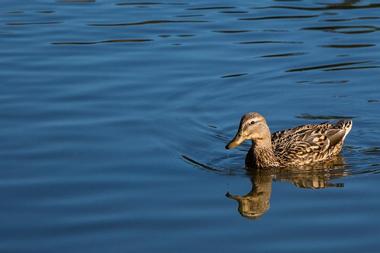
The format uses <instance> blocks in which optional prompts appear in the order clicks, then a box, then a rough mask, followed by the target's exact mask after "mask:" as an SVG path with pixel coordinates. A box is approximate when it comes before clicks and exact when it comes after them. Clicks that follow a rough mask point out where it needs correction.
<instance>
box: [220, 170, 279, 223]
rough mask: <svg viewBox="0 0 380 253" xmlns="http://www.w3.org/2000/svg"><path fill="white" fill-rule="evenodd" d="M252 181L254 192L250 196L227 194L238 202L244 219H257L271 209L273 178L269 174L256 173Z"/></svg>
mask: <svg viewBox="0 0 380 253" xmlns="http://www.w3.org/2000/svg"><path fill="white" fill-rule="evenodd" d="M251 181H252V190H251V191H250V192H249V193H248V194H246V195H244V196H240V195H232V194H230V193H229V192H227V194H226V196H227V197H228V198H229V199H234V200H236V201H237V202H238V204H239V207H238V211H239V213H240V214H241V215H242V216H243V217H246V218H250V219H257V218H259V217H261V216H262V215H263V214H264V213H266V212H267V211H268V209H269V207H270V196H271V192H272V176H271V174H269V173H259V172H258V171H256V172H255V173H254V175H253V176H252V178H251Z"/></svg>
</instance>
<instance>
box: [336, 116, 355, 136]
mask: <svg viewBox="0 0 380 253" xmlns="http://www.w3.org/2000/svg"><path fill="white" fill-rule="evenodd" d="M335 126H336V127H337V128H339V129H344V131H345V133H344V136H343V141H344V139H345V138H346V136H347V134H348V133H349V132H350V131H351V128H352V120H350V119H349V120H348V119H344V120H339V121H338V122H337V123H336V124H335Z"/></svg>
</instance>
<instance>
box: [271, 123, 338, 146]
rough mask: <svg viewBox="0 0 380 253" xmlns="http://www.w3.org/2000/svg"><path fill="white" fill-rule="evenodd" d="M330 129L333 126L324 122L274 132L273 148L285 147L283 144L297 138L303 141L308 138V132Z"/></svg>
mask: <svg viewBox="0 0 380 253" xmlns="http://www.w3.org/2000/svg"><path fill="white" fill-rule="evenodd" d="M329 128H333V125H332V124H330V123H328V122H324V123H321V124H318V125H312V124H309V125H301V126H297V127H295V128H290V129H286V130H282V131H278V132H274V133H273V134H272V136H271V137H272V144H273V148H276V146H281V145H284V144H283V143H285V144H286V143H288V142H289V139H294V138H297V139H301V140H302V139H303V137H305V136H306V132H308V131H309V130H319V131H323V130H325V129H329Z"/></svg>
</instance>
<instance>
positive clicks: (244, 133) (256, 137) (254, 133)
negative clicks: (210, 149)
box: [226, 112, 270, 149]
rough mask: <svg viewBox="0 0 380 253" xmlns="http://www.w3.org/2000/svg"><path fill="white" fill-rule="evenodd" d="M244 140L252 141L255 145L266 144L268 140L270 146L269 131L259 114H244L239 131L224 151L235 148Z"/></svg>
mask: <svg viewBox="0 0 380 253" xmlns="http://www.w3.org/2000/svg"><path fill="white" fill-rule="evenodd" d="M245 140H252V141H254V142H255V143H256V144H257V143H258V142H262V143H266V142H268V140H269V144H270V131H269V128H268V125H267V123H266V121H265V118H264V117H263V116H262V115H261V114H259V113H257V112H249V113H246V114H244V116H243V117H242V118H241V120H240V125H239V130H238V131H237V133H236V135H235V137H234V138H233V139H232V141H230V143H228V144H227V146H226V149H231V148H235V147H237V146H239V145H240V144H242V143H243V142H244V141H245Z"/></svg>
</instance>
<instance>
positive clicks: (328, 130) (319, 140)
mask: <svg viewBox="0 0 380 253" xmlns="http://www.w3.org/2000/svg"><path fill="white" fill-rule="evenodd" d="M351 127H352V121H351V120H340V121H338V122H337V123H335V124H331V123H327V122H326V123H322V124H318V125H303V126H298V127H295V128H292V129H287V130H283V131H280V132H275V133H273V134H272V135H271V133H270V130H269V127H268V125H267V123H266V121H265V118H264V117H263V116H261V115H260V114H259V113H257V112H251V113H247V114H245V115H244V116H243V117H242V119H241V121H240V126H239V130H238V132H237V134H236V136H235V137H234V138H233V140H232V141H231V142H230V143H228V145H227V146H226V148H227V149H231V148H234V147H236V146H239V145H240V144H241V143H243V142H244V141H245V140H252V147H251V149H250V150H249V153H248V155H247V159H246V163H247V165H248V166H252V165H253V166H254V167H257V168H268V167H297V166H303V165H310V164H313V163H317V162H322V161H326V160H330V159H332V158H334V157H335V156H337V155H338V154H339V153H340V151H341V150H342V147H343V142H344V139H345V138H346V136H347V134H348V133H349V132H350V130H351Z"/></svg>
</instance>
